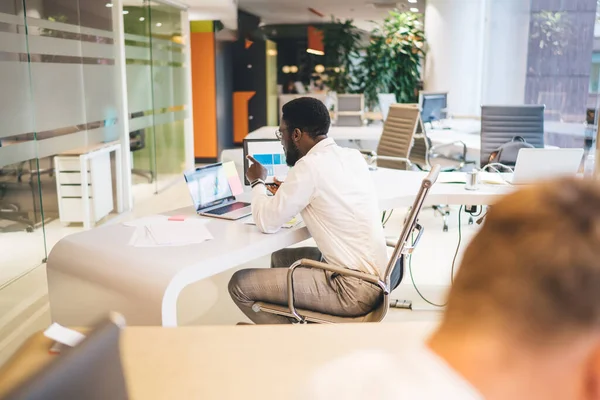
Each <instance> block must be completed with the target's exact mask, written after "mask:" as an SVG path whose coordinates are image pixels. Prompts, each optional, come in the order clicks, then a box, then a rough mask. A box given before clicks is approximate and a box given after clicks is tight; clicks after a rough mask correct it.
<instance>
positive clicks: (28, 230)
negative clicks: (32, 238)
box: [25, 226, 33, 233]
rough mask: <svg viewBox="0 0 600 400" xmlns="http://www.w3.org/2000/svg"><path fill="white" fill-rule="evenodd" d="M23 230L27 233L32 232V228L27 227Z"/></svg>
mask: <svg viewBox="0 0 600 400" xmlns="http://www.w3.org/2000/svg"><path fill="white" fill-rule="evenodd" d="M25 230H26V231H27V232H28V233H32V232H33V226H28V227H27V228H25Z"/></svg>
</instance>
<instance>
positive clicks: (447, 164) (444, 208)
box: [409, 105, 473, 232]
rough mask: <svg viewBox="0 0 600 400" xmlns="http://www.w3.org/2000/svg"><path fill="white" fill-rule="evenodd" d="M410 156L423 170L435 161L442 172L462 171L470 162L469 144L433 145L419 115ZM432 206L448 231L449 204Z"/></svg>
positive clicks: (428, 168)
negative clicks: (468, 159) (468, 155)
mask: <svg viewBox="0 0 600 400" xmlns="http://www.w3.org/2000/svg"><path fill="white" fill-rule="evenodd" d="M415 106H416V105H415ZM409 158H410V161H411V162H412V163H413V165H415V166H416V167H417V168H418V169H420V170H421V171H430V170H431V166H432V165H433V164H434V163H435V164H437V165H440V166H441V170H442V172H455V171H460V170H462V169H463V168H464V166H465V165H467V164H468V162H467V145H466V144H465V143H464V142H461V141H455V142H452V143H443V144H439V145H436V146H433V145H432V143H431V139H430V138H429V137H427V131H426V130H425V126H424V124H423V121H422V120H421V117H419V121H418V124H417V131H416V132H415V136H414V143H413V147H412V149H411V150H410V157H409ZM432 208H433V211H434V212H435V213H436V214H438V215H439V216H441V217H442V219H443V223H444V225H443V227H442V230H443V231H444V232H448V219H449V218H450V207H449V206H448V205H435V206H433V207H432ZM469 224H473V217H470V218H469Z"/></svg>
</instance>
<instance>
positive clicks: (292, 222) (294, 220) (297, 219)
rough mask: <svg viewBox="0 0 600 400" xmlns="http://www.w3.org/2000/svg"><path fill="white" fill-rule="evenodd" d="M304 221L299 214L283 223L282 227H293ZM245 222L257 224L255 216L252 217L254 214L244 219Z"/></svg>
mask: <svg viewBox="0 0 600 400" xmlns="http://www.w3.org/2000/svg"><path fill="white" fill-rule="evenodd" d="M301 222H302V217H300V216H299V215H298V216H296V217H294V218H292V219H291V220H289V221H288V222H286V223H285V224H283V226H282V228H287V229H290V228H293V227H295V226H296V225H298V224H299V223H301ZM244 224H246V225H256V222H254V218H252V216H250V217H248V218H246V219H244Z"/></svg>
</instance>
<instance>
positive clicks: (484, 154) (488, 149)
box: [480, 105, 544, 166]
mask: <svg viewBox="0 0 600 400" xmlns="http://www.w3.org/2000/svg"><path fill="white" fill-rule="evenodd" d="M515 136H520V137H522V138H523V139H525V141H526V142H527V143H529V144H531V145H533V146H534V147H540V148H542V147H544V106H538V105H523V106H481V157H480V158H481V165H482V166H484V165H486V164H487V163H488V160H489V158H490V155H491V154H492V152H494V151H495V150H497V149H498V148H499V147H500V146H502V145H503V144H504V143H507V142H510V141H512V139H513V138H514V137H515Z"/></svg>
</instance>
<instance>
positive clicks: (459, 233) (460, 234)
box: [450, 206, 483, 285]
mask: <svg viewBox="0 0 600 400" xmlns="http://www.w3.org/2000/svg"><path fill="white" fill-rule="evenodd" d="M482 209H483V207H482ZM462 212H463V206H460V209H459V210H458V244H457V245H456V251H455V252H454V258H453V259H452V272H451V275H450V282H452V284H453V285H454V268H455V265H456V257H458V251H459V250H460V244H461V242H462V226H461V225H462V221H461V215H462Z"/></svg>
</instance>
